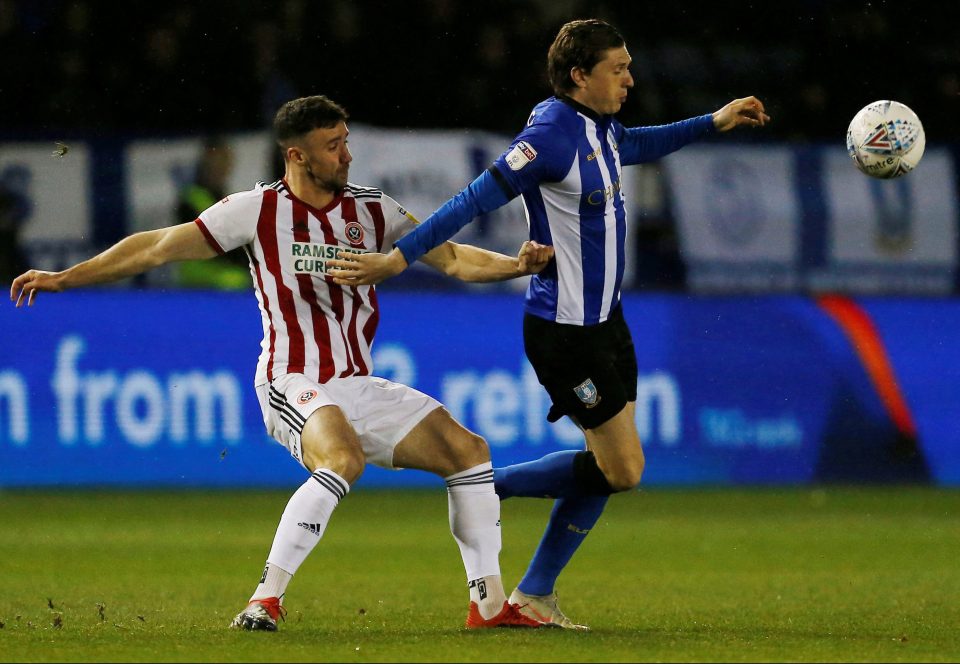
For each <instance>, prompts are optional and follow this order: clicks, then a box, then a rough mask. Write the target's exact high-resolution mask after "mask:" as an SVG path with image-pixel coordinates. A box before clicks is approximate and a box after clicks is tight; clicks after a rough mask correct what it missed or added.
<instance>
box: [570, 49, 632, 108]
mask: <svg viewBox="0 0 960 664" xmlns="http://www.w3.org/2000/svg"><path fill="white" fill-rule="evenodd" d="M630 62H631V58H630V54H629V53H628V52H627V47H626V46H621V47H619V48H611V49H608V50H607V51H606V52H605V54H604V57H603V59H601V60H600V62H598V63H597V64H596V66H594V68H593V69H592V70H591V71H590V72H589V73H587V74H584V76H583V87H582V88H581V89H580V90H581V94H580V97H581V98H580V101H581V103H583V104H584V105H585V106H587V107H589V108H592V109H593V110H595V111H596V112H597V113H601V114H604V115H607V114H611V115H612V114H613V113H616V112H617V111H619V110H620V107H621V106H623V102H625V101H626V100H627V91H628V90H629V89H630V88H632V87H633V76H632V75H631V74H630Z"/></svg>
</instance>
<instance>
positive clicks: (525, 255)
mask: <svg viewBox="0 0 960 664" xmlns="http://www.w3.org/2000/svg"><path fill="white" fill-rule="evenodd" d="M552 258H553V247H551V246H548V245H544V244H540V243H539V242H534V241H533V240H527V241H526V242H524V243H523V244H522V245H520V253H518V254H517V263H518V268H519V270H520V274H521V275H527V274H537V273H538V272H540V271H541V270H543V268H545V267H547V263H549V262H550V260H551V259H552Z"/></svg>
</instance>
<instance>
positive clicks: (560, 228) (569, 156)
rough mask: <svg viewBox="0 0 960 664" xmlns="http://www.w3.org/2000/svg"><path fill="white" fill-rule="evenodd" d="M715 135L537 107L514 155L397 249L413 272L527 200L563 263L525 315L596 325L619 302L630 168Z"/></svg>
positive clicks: (703, 125) (507, 154) (534, 232)
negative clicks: (480, 219)
mask: <svg viewBox="0 0 960 664" xmlns="http://www.w3.org/2000/svg"><path fill="white" fill-rule="evenodd" d="M713 131H714V125H713V118H712V116H711V115H709V114H707V115H702V116H699V117H695V118H690V119H688V120H683V121H681V122H675V123H673V124H667V125H659V126H653V127H634V128H630V129H627V128H625V127H624V126H623V125H622V124H620V122H619V121H617V119H616V118H614V117H613V116H612V115H599V114H597V113H596V112H594V111H592V110H591V109H589V108H587V107H586V106H583V105H582V104H579V103H578V102H576V101H574V100H573V99H570V98H568V97H551V98H549V99H547V100H545V101H543V102H541V103H539V104H537V106H535V107H534V109H533V112H532V113H531V114H530V118H529V120H528V121H527V126H526V127H525V128H524V129H523V131H521V132H520V133H519V134H518V135H517V137H516V138H515V139H514V140H513V142H512V143H511V144H510V146H509V147H508V148H507V149H506V150H505V151H504V152H503V154H501V155H500V157H498V158H497V160H496V161H495V162H494V163H493V165H492V166H491V167H490V168H488V169H487V170H486V171H484V172H483V174H481V175H480V176H479V177H478V178H477V179H476V180H474V181H473V182H472V183H470V184H469V185H468V186H467V187H466V188H465V189H463V190H462V191H461V192H460V193H458V194H457V195H456V196H454V197H453V198H451V199H450V200H448V201H447V202H446V203H444V204H443V205H442V206H441V207H440V208H438V209H437V211H436V212H434V213H433V214H432V215H430V216H429V217H428V218H427V219H426V220H425V221H424V223H423V224H421V225H420V226H419V227H417V228H416V229H415V230H414V231H413V232H411V233H409V234H408V235H406V236H405V237H404V238H402V239H401V240H399V241H398V242H396V244H395V246H396V247H397V248H398V249H399V250H400V252H401V253H402V254H403V256H404V258H405V259H406V261H407V263H408V264H410V263H412V262H413V261H415V260H417V259H418V258H419V257H420V256H422V255H423V254H425V253H426V252H427V251H430V250H431V249H432V248H433V247H436V246H438V245H439V244H441V243H443V242H445V241H446V240H448V239H450V238H451V237H453V236H454V235H455V234H456V233H457V232H458V231H459V230H460V229H461V228H463V227H464V226H465V225H466V224H468V223H469V222H470V221H471V220H473V219H474V218H475V217H477V216H479V215H482V214H485V213H487V212H490V211H491V210H494V209H496V208H498V207H501V206H503V205H505V204H506V203H508V202H509V201H510V200H512V199H513V198H515V197H517V196H522V197H523V205H524V209H525V212H526V217H527V225H528V227H529V232H530V239H531V240H535V241H537V242H539V243H541V244H548V245H553V247H554V252H555V259H554V260H553V261H551V262H550V264H549V265H548V266H547V268H546V269H544V270H543V271H542V272H540V273H539V274H536V275H534V276H533V278H532V279H531V280H530V285H529V287H528V288H527V294H526V301H525V309H526V311H527V312H528V313H530V314H533V315H535V316H539V317H541V318H545V319H547V320H553V321H557V322H559V323H567V324H573V325H595V324H597V323H601V322H603V321H605V320H606V319H607V317H608V316H609V315H610V313H611V312H612V311H614V310H615V309H616V308H617V306H618V305H619V303H620V289H621V286H622V282H623V272H624V262H625V255H626V249H625V248H626V241H627V211H626V203H625V200H624V196H623V193H622V191H621V188H622V180H621V169H622V167H623V166H629V165H631V164H640V163H644V162H650V161H655V160H657V159H659V158H661V157H663V156H664V155H667V154H670V153H671V152H674V151H676V150H679V149H680V148H682V147H683V146H684V145H687V144H688V143H691V142H693V141H695V140H697V139H699V138H701V137H703V136H705V135H706V134H708V133H711V132H713Z"/></svg>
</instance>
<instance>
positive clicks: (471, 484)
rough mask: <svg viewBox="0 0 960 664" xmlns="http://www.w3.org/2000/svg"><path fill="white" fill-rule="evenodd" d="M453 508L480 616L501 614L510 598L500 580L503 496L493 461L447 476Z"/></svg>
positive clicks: (454, 524)
mask: <svg viewBox="0 0 960 664" xmlns="http://www.w3.org/2000/svg"><path fill="white" fill-rule="evenodd" d="M444 479H445V480H446V482H447V502H448V504H449V507H450V532H452V533H453V538H454V539H455V540H456V541H457V545H458V546H459V547H460V556H461V558H463V567H464V569H465V570H466V572H467V585H468V587H469V588H470V601H472V602H476V603H477V607H478V608H479V609H480V615H481V616H482V617H483V618H484V619H487V618H491V617H492V616H495V615H496V614H498V613H500V611H501V610H502V609H503V603H504V602H505V601H506V599H507V597H506V594H505V593H504V591H503V582H502V581H501V580H500V546H501V541H502V540H501V535H500V498H499V497H497V494H496V491H494V488H493V464H492V463H490V462H489V461H488V462H487V463H482V464H480V465H478V466H474V467H473V468H469V469H467V470H464V471H461V472H459V473H455V474H453V475H450V476H449V477H446V478H444Z"/></svg>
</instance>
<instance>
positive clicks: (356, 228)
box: [343, 221, 363, 244]
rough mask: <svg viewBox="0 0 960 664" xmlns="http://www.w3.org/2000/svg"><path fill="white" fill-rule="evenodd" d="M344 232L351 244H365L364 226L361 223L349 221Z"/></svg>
mask: <svg viewBox="0 0 960 664" xmlns="http://www.w3.org/2000/svg"><path fill="white" fill-rule="evenodd" d="M343 231H344V233H346V234H347V240H348V241H349V242H350V244H363V226H361V225H360V222H359V221H348V222H347V224H346V226H344V227H343Z"/></svg>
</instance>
